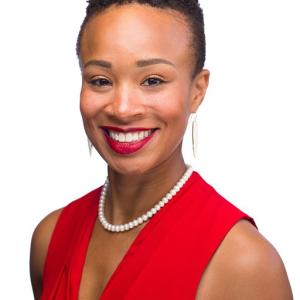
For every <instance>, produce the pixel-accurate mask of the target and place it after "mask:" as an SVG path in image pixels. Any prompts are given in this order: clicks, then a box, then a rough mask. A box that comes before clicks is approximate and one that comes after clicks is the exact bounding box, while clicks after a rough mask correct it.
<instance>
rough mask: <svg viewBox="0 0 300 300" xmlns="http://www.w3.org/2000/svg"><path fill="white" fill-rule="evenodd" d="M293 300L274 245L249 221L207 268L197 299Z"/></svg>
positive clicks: (240, 224)
mask: <svg viewBox="0 0 300 300" xmlns="http://www.w3.org/2000/svg"><path fill="white" fill-rule="evenodd" d="M200 299H201V300H219V299H222V300H235V299H243V300H248V299H249V300H250V299H251V300H253V299H260V300H277V299H278V300H292V299H293V296H292V291H291V287H290V284H289V280H288V276H287V273H286V270H285V267H284V264H283V262H282V259H281V257H280V255H279V254H278V252H277V250H276V249H275V248H274V246H273V245H272V244H271V243H270V242H269V241H268V240H267V239H266V238H265V237H264V236H263V235H261V234H260V233H259V232H258V230H257V229H256V228H255V227H254V226H253V225H252V224H251V223H250V222H248V221H247V220H241V221H239V222H238V223H237V224H235V225H234V226H233V227H232V229H231V230H230V231H229V232H228V234H227V235H226V237H225V239H224V240H223V242H222V243H221V245H220V246H219V248H218V249H217V251H216V252H215V254H214V256H213V258H212V260H211V261H210V263H209V265H208V267H207V268H206V270H205V272H204V274H203V277H202V279H201V282H200V284H199V286H198V291H197V296H196V300H200Z"/></svg>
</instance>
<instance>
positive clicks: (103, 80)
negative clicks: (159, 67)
mask: <svg viewBox="0 0 300 300" xmlns="http://www.w3.org/2000/svg"><path fill="white" fill-rule="evenodd" d="M149 80H155V81H156V82H157V81H159V83H155V84H147V85H146V86H158V85H160V84H163V83H166V81H165V80H162V79H161V78H159V77H155V76H151V77H148V78H147V79H145V80H144V81H143V83H144V82H146V81H149ZM99 81H100V82H102V84H101V83H100V84H97V82H99ZM103 82H106V84H103ZM89 83H90V84H92V85H94V86H98V87H103V86H107V85H109V84H111V83H110V81H109V80H108V79H105V78H97V79H93V80H90V82H89Z"/></svg>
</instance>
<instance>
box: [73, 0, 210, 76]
mask: <svg viewBox="0 0 300 300" xmlns="http://www.w3.org/2000/svg"><path fill="white" fill-rule="evenodd" d="M87 3H88V6H87V8H86V16H85V18H84V20H83V22H82V24H81V27H80V31H79V34H78V37H77V43H76V54H77V57H78V59H79V60H80V43H81V38H82V34H83V30H84V28H85V26H86V24H87V23H88V21H89V20H90V18H91V17H92V16H94V15H96V14H98V13H100V12H102V11H104V10H105V9H107V8H108V7H110V6H112V5H124V4H129V3H139V4H145V5H150V6H152V7H157V8H161V9H168V8H169V9H173V10H176V11H178V12H180V13H181V14H182V15H184V16H185V17H186V19H187V21H188V24H189V25H190V28H191V32H192V47H193V50H194V58H195V65H194V70H193V74H192V76H193V77H194V76H195V75H196V74H197V73H198V72H200V71H201V70H202V69H203V66H204V62H205V56H206V42H205V33H204V18H203V11H202V9H201V7H200V5H199V3H198V1H197V0H87Z"/></svg>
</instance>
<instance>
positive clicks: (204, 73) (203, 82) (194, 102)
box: [190, 69, 210, 113]
mask: <svg viewBox="0 0 300 300" xmlns="http://www.w3.org/2000/svg"><path fill="white" fill-rule="evenodd" d="M209 76H210V72H209V71H208V70H205V69H203V70H201V71H200V72H199V73H198V74H197V75H196V76H195V78H194V79H193V81H192V91H191V98H190V99H191V106H190V112H191V113H195V112H196V111H197V109H198V107H199V105H200V104H201V103H202V101H203V99H204V96H205V94H206V90H207V87H208V84H209Z"/></svg>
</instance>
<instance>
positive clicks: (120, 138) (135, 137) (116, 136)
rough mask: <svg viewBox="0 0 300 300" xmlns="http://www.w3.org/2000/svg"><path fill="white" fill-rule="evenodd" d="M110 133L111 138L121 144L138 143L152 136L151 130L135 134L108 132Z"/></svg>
mask: <svg viewBox="0 0 300 300" xmlns="http://www.w3.org/2000/svg"><path fill="white" fill-rule="evenodd" d="M108 133H109V136H110V137H111V138H112V139H113V140H114V141H117V142H121V143H126V142H127V143H128V142H137V141H141V140H143V139H144V138H146V137H148V136H149V135H151V130H145V131H135V132H128V133H123V132H117V131H111V130H108Z"/></svg>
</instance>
